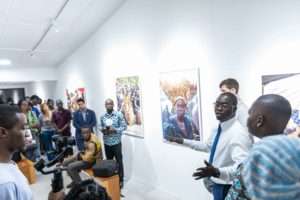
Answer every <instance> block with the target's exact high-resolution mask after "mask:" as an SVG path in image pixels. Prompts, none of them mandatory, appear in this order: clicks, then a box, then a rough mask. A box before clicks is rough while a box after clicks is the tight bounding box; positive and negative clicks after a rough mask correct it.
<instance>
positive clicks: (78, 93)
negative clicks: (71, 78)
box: [66, 88, 86, 112]
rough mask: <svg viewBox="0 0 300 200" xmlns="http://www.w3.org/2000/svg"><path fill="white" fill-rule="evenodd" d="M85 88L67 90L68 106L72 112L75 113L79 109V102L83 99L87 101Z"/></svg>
mask: <svg viewBox="0 0 300 200" xmlns="http://www.w3.org/2000/svg"><path fill="white" fill-rule="evenodd" d="M85 92H86V91H85V88H76V89H72V90H69V89H66V97H67V106H68V109H69V110H70V111H71V112H75V111H76V110H78V109H79V106H78V104H77V100H78V99H80V98H82V99H84V100H85V101H86V96H85V95H86V94H85Z"/></svg>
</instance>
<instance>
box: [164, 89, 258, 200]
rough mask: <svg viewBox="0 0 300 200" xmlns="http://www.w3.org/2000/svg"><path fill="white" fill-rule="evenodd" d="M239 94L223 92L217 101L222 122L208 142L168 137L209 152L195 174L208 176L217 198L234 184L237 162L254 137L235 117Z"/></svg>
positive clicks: (245, 155) (217, 114) (241, 160)
mask: <svg viewBox="0 0 300 200" xmlns="http://www.w3.org/2000/svg"><path fill="white" fill-rule="evenodd" d="M236 110H237V98H236V96H235V95H234V94H232V93H229V92H227V93H222V94H220V96H219V97H218V98H217V101H216V103H215V115H216V118H217V120H218V121H219V122H220V124H219V126H218V129H217V131H215V132H214V133H213V134H212V135H211V136H210V137H209V139H208V141H207V142H202V141H193V140H186V139H182V138H169V140H170V141H174V142H177V143H179V144H184V145H186V146H189V147H191V148H192V149H195V150H198V151H203V152H209V153H210V156H209V161H208V162H207V161H205V165H206V166H205V167H202V168H199V169H197V171H196V172H195V173H194V174H193V176H194V177H195V178H196V180H198V179H201V178H209V179H210V180H211V181H206V183H207V182H210V183H211V186H212V188H210V189H211V190H212V193H213V196H214V200H224V198H225V197H226V195H227V192H228V190H229V188H230V187H231V184H232V179H233V175H234V174H235V171H236V168H237V166H238V165H239V164H240V163H241V162H243V161H244V160H245V159H246V158H247V156H248V152H249V150H250V148H251V147H252V143H253V138H252V137H251V136H250V135H249V134H248V132H247V131H246V130H245V128H244V127H242V125H241V124H240V123H239V122H237V120H236V119H235V113H236Z"/></svg>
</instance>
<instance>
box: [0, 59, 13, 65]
mask: <svg viewBox="0 0 300 200" xmlns="http://www.w3.org/2000/svg"><path fill="white" fill-rule="evenodd" d="M0 65H5V66H7V65H11V61H10V60H8V59H0Z"/></svg>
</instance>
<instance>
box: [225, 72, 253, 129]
mask: <svg viewBox="0 0 300 200" xmlns="http://www.w3.org/2000/svg"><path fill="white" fill-rule="evenodd" d="M239 87H240V86H239V82H238V81H237V80H236V79H233V78H228V79H224V80H223V81H221V83H220V85H219V88H220V91H221V92H222V93H224V92H230V93H232V94H234V95H235V96H236V97H237V100H238V104H237V111H236V118H237V120H238V121H239V122H240V123H241V125H242V126H244V127H245V128H246V129H247V119H248V110H249V109H248V107H247V105H246V104H245V103H244V102H243V101H242V99H241V98H240V97H239V95H238V93H239Z"/></svg>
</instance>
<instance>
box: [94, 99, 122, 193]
mask: <svg viewBox="0 0 300 200" xmlns="http://www.w3.org/2000/svg"><path fill="white" fill-rule="evenodd" d="M105 108H106V113H105V114H104V115H102V116H101V117H100V130H101V132H102V133H103V140H104V146H105V154H106V157H107V159H114V158H115V159H116V161H117V163H118V165H119V176H120V187H121V188H122V187H123V177H124V169H123V155H122V143H121V142H122V134H123V131H125V130H126V128H127V124H126V121H125V119H124V117H123V115H122V113H120V112H116V111H114V102H113V100H112V99H107V100H106V101H105Z"/></svg>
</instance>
